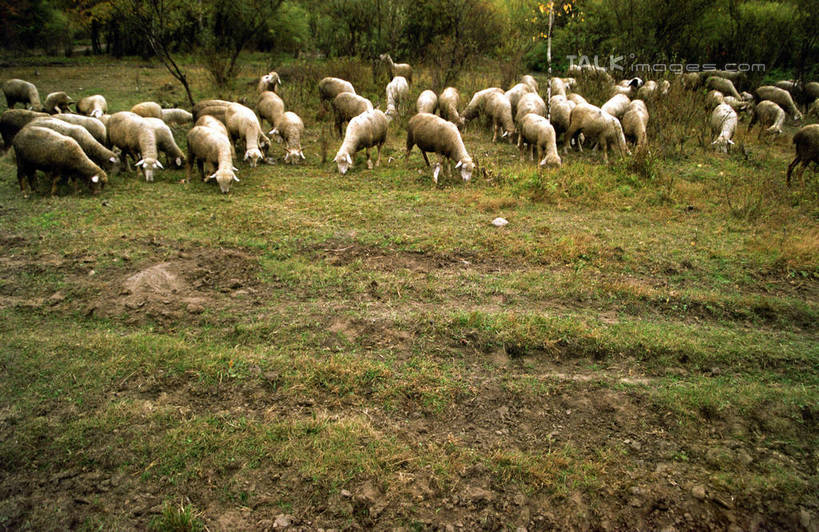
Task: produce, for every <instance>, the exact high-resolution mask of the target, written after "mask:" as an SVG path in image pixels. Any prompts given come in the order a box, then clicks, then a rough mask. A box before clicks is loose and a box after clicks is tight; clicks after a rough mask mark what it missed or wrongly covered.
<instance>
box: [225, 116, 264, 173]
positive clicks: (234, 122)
mask: <svg viewBox="0 0 819 532" xmlns="http://www.w3.org/2000/svg"><path fill="white" fill-rule="evenodd" d="M225 123H226V125H227V128H228V132H229V133H230V138H231V139H232V140H233V141H234V142H238V140H239V139H240V138H244V140H245V157H244V160H245V161H247V160H248V159H249V160H250V167H251V168H255V167H256V165H257V164H258V163H259V160H260V159H262V158H263V157H264V155H263V154H262V151H263V150H266V149H267V147H268V146H270V139H268V138H267V136H266V135H265V134H264V133H263V132H262V126H261V124H259V119H258V118H257V117H256V113H254V112H253V110H252V109H249V108H247V107H245V106H244V105H242V104H240V103H232V104H230V105H228V107H227V110H226V111H225Z"/></svg>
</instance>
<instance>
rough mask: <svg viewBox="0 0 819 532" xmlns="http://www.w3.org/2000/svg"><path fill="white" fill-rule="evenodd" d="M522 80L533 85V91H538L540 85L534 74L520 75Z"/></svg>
mask: <svg viewBox="0 0 819 532" xmlns="http://www.w3.org/2000/svg"><path fill="white" fill-rule="evenodd" d="M520 82H521V83H525V84H527V85H529V86H530V87H532V92H537V87H538V84H537V80H536V79H535V78H533V77H532V76H530V75H529V74H524V75H523V76H521V77H520Z"/></svg>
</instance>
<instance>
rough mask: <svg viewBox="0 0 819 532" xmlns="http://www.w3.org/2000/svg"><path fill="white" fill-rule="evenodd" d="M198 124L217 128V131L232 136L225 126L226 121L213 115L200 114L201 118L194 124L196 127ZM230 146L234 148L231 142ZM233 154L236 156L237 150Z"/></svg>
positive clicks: (228, 136)
mask: <svg viewBox="0 0 819 532" xmlns="http://www.w3.org/2000/svg"><path fill="white" fill-rule="evenodd" d="M196 126H203V127H209V128H211V129H215V130H216V131H218V132H219V133H221V134H223V135H224V136H226V137H227V138H230V133H228V130H227V126H225V124H224V122H222V121H221V120H219V119H218V118H215V117H213V116H211V115H202V116H200V117H199V120H197V121H196V123H195V124H194V127H196ZM230 146H231V148H233V144H231V145H230ZM233 155H234V156H236V153H235V151H234V152H233Z"/></svg>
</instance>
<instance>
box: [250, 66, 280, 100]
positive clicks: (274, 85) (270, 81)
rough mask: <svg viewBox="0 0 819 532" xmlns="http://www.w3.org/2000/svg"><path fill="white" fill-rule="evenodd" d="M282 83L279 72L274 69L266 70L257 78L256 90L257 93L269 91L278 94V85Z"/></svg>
mask: <svg viewBox="0 0 819 532" xmlns="http://www.w3.org/2000/svg"><path fill="white" fill-rule="evenodd" d="M281 84H282V80H281V78H279V74H278V73H276V72H275V71H271V72H268V73H267V74H265V75H264V76H262V77H261V78H260V79H259V84H258V85H256V91H257V92H259V93H262V92H265V91H271V92H275V93H277V94H278V92H279V90H278V89H279V85H281Z"/></svg>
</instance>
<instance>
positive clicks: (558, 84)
mask: <svg viewBox="0 0 819 532" xmlns="http://www.w3.org/2000/svg"><path fill="white" fill-rule="evenodd" d="M549 87H550V88H551V93H552V96H566V95H567V94H568V93H569V87H568V86H567V85H566V82H564V81H563V80H562V79H561V78H557V77H555V78H552V79H551V80H549Z"/></svg>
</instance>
